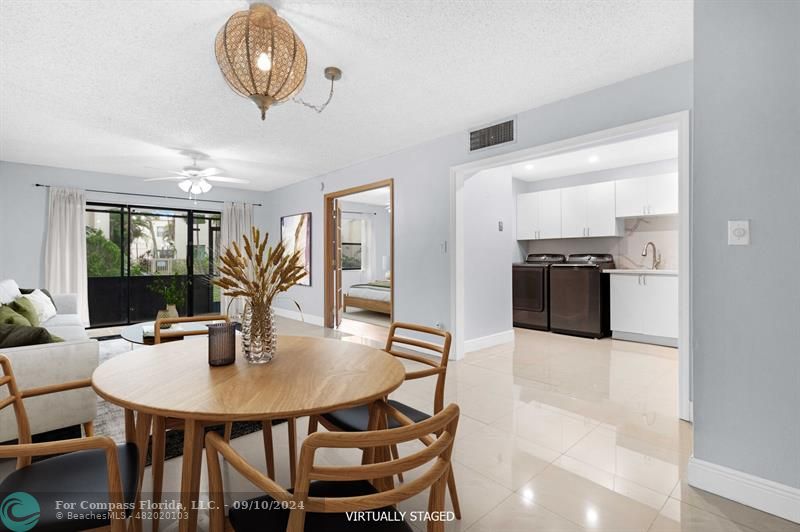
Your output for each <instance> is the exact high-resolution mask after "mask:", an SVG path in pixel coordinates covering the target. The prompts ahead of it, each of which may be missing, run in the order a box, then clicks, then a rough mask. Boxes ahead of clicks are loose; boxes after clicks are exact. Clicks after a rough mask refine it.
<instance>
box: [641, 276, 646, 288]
mask: <svg viewBox="0 0 800 532" xmlns="http://www.w3.org/2000/svg"><path fill="white" fill-rule="evenodd" d="M642 284H644V285H645V286H647V276H646V275H642Z"/></svg>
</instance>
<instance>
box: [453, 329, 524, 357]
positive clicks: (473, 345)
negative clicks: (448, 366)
mask: <svg viewBox="0 0 800 532" xmlns="http://www.w3.org/2000/svg"><path fill="white" fill-rule="evenodd" d="M513 342H514V329H509V330H507V331H503V332H499V333H495V334H490V335H488V336H481V337H479V338H473V339H472V340H464V353H471V352H473V351H480V350H481V349H486V348H487V347H493V346H495V345H500V344H507V343H513Z"/></svg>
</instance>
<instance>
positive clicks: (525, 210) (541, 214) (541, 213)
mask: <svg viewBox="0 0 800 532" xmlns="http://www.w3.org/2000/svg"><path fill="white" fill-rule="evenodd" d="M542 238H561V190H560V189H556V190H544V191H541V192H529V193H527V194H520V195H518V196H517V240H538V239H542Z"/></svg>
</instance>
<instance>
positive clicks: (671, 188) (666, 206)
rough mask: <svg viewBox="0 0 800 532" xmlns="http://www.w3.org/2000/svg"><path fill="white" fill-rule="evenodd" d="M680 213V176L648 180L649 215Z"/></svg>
mask: <svg viewBox="0 0 800 532" xmlns="http://www.w3.org/2000/svg"><path fill="white" fill-rule="evenodd" d="M677 213H678V174H677V173H675V174H662V175H656V176H653V177H648V178H647V214H653V215H655V214H677Z"/></svg>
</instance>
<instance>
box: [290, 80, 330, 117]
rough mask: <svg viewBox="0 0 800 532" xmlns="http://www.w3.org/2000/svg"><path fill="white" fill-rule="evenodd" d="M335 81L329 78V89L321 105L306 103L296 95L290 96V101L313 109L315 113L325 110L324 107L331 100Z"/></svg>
mask: <svg viewBox="0 0 800 532" xmlns="http://www.w3.org/2000/svg"><path fill="white" fill-rule="evenodd" d="M335 82H336V80H335V79H331V91H330V92H329V93H328V99H327V100H325V103H323V104H322V105H314V104H313V103H308V102H307V101H305V100H303V99H302V98H298V97H297V96H295V97H294V98H292V101H293V102H294V103H299V104H300V105H303V106H305V107H308V108H309V109H313V110H314V111H316V112H317V113H321V112H322V111H324V110H325V108H326V107H328V104H329V103H331V100H332V99H333V84H334V83H335Z"/></svg>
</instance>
